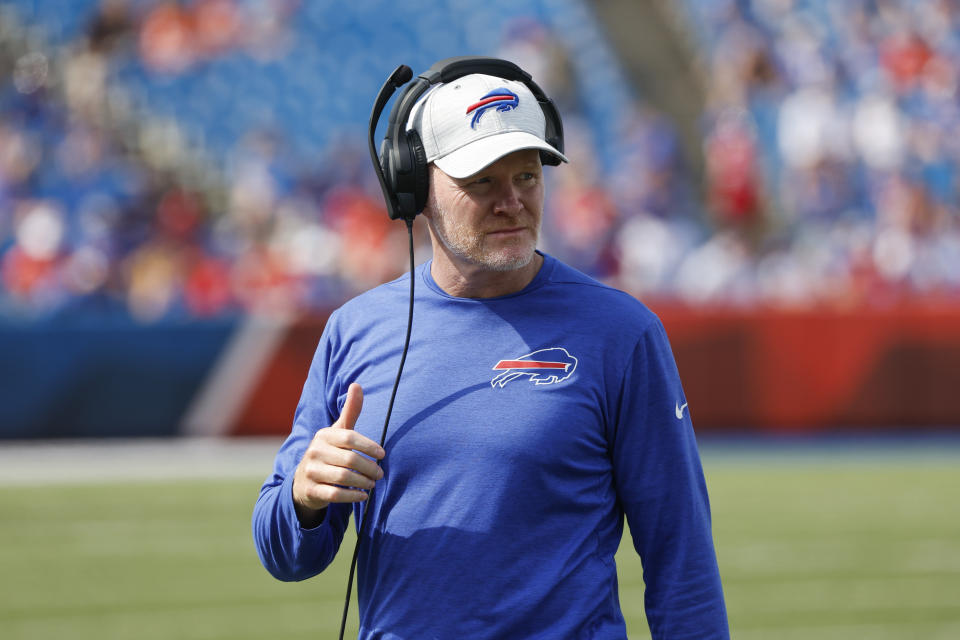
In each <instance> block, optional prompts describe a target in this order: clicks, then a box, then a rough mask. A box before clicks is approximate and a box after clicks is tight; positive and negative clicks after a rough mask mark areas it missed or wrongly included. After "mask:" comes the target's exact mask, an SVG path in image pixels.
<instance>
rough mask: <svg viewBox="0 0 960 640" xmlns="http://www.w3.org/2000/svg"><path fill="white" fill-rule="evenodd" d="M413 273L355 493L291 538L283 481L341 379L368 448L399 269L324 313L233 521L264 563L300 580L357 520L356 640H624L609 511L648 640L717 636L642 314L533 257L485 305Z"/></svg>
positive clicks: (688, 438) (653, 325)
mask: <svg viewBox="0 0 960 640" xmlns="http://www.w3.org/2000/svg"><path fill="white" fill-rule="evenodd" d="M415 277H416V278H417V295H416V306H415V312H414V313H415V316H414V324H413V336H412V340H411V346H410V352H409V354H408V356H407V363H406V366H405V369H404V372H403V378H402V381H401V384H400V390H399V393H398V395H397V400H396V404H395V407H394V411H393V417H392V418H391V424H390V429H389V431H388V435H387V439H386V443H385V446H384V448H385V450H386V452H387V455H386V458H385V459H384V460H383V462H382V465H381V466H382V468H383V470H384V478H383V479H382V480H380V481H379V482H378V483H377V488H376V491H375V492H374V498H373V499H372V500H371V501H370V504H369V505H364V506H362V507H361V506H356V507H354V506H353V505H337V504H334V505H330V506H329V507H328V508H327V509H326V512H325V516H324V520H323V522H322V524H320V525H319V526H318V527H316V528H313V529H303V528H302V527H300V525H299V523H298V521H297V517H296V514H295V511H294V507H293V501H292V482H293V475H294V470H295V469H296V465H297V463H298V462H299V461H300V459H301V457H302V456H303V452H304V451H305V450H306V447H307V445H308V444H309V443H310V441H311V439H312V437H313V435H314V434H315V433H316V431H317V429H320V428H322V427H326V426H329V425H330V424H332V423H333V422H334V421H335V420H336V418H337V416H338V415H339V413H340V409H341V407H342V406H343V403H344V400H345V398H346V392H347V387H348V386H349V384H350V383H352V382H358V383H360V384H361V385H362V386H363V388H364V406H363V411H362V413H361V415H360V418H359V420H358V421H357V425H356V429H357V431H359V432H360V433H362V434H364V435H366V436H367V437H369V438H371V439H373V440H375V441H378V440H379V438H380V432H381V429H382V426H383V419H384V414H385V411H386V404H387V402H388V400H389V394H390V389H391V386H392V383H393V379H394V377H395V375H396V367H397V365H398V363H399V358H400V351H401V348H402V343H403V331H404V328H405V319H406V306H407V293H408V290H409V289H408V288H409V280H407V277H404V278H400V279H398V280H397V281H394V282H391V283H388V284H386V285H383V286H381V287H378V288H376V289H373V290H371V291H369V292H367V293H365V294H363V295H361V296H359V297H357V298H355V299H353V300H352V301H350V302H348V303H347V304H345V305H344V306H343V307H341V308H340V309H338V310H337V311H336V312H334V313H333V314H332V315H331V317H330V319H329V321H328V324H327V327H326V329H325V330H324V333H323V337H322V338H321V340H320V344H319V346H318V348H317V352H316V355H315V357H314V360H313V363H312V365H311V368H310V373H309V375H308V378H307V381H306V384H305V385H304V389H303V395H302V398H301V400H300V404H299V406H298V408H297V411H296V415H295V418H294V425H293V430H292V433H291V434H290V436H289V438H288V439H287V440H286V442H285V443H284V445H283V446H282V448H281V450H280V452H279V453H278V455H277V458H276V463H275V468H274V472H273V474H272V475H271V476H270V477H269V478H268V479H267V481H266V482H265V484H264V485H263V488H262V490H261V493H260V498H259V500H258V501H257V504H256V507H255V510H254V514H253V532H254V539H255V541H256V546H257V551H258V553H259V554H260V558H261V560H262V562H263V564H264V566H265V567H266V568H267V569H268V570H269V571H270V572H271V573H272V574H273V575H274V576H276V577H277V578H279V579H281V580H301V579H304V578H308V577H310V576H312V575H315V574H317V573H319V572H320V571H322V570H323V569H324V568H325V567H326V566H327V565H328V564H329V563H330V561H331V560H332V559H333V557H334V555H335V554H336V553H337V550H338V548H339V545H340V541H341V539H342V536H343V533H344V530H345V529H346V526H347V522H348V520H349V514H350V511H351V510H353V509H357V510H359V509H361V508H369V509H371V512H370V516H369V517H371V518H372V521H371V524H370V525H369V526H368V528H367V531H366V534H365V536H364V539H363V540H361V550H360V556H359V564H358V577H357V580H358V599H359V609H360V637H361V638H364V639H368V638H370V639H372V638H384V639H386V638H391V639H392V638H405V639H406V638H409V639H413V638H416V639H418V640H419V639H423V638H449V637H452V636H459V637H464V638H471V639H476V638H491V639H493V638H545V639H546V638H550V639H555V638H590V639H592V640H595V639H600V638H625V637H626V628H625V624H624V621H623V616H622V614H621V609H620V602H619V597H618V593H617V573H616V566H615V564H614V554H615V553H616V550H617V547H618V545H619V542H620V539H621V536H622V534H623V522H624V517H626V519H627V522H628V523H629V525H630V532H631V534H632V536H633V543H634V547H635V548H636V550H637V552H638V553H639V554H640V557H641V558H642V562H643V567H644V582H645V585H646V597H645V606H646V613H647V618H648V621H649V624H650V629H651V632H652V634H653V637H654V638H655V639H661V638H664V639H665V638H669V639H670V640H677V639H682V638H697V639H698V640H702V639H706V638H727V637H728V635H729V634H728V631H727V619H726V611H725V607H724V601H723V593H722V589H721V584H720V577H719V572H718V569H717V563H716V556H715V553H714V547H713V540H712V535H711V529H710V510H709V503H708V499H707V491H706V487H705V483H704V478H703V472H702V469H701V466H700V460H699V456H698V453H697V448H696V442H695V439H694V434H693V430H692V426H691V422H690V414H689V407H688V406H687V402H686V399H685V398H684V395H683V389H682V387H681V384H680V378H679V375H678V373H677V369H676V365H675V364H674V360H673V355H672V353H671V350H670V346H669V343H668V341H667V337H666V334H665V332H664V330H663V327H662V325H661V324H660V322H659V320H658V319H657V318H656V316H655V315H654V314H653V313H651V312H650V311H649V310H648V309H647V308H646V307H645V306H643V305H642V304H641V303H640V302H638V301H637V300H636V299H634V298H632V297H630V296H628V295H627V294H625V293H623V292H620V291H617V290H615V289H612V288H610V287H607V286H604V285H602V284H600V283H598V282H596V281H594V280H592V279H590V278H588V277H587V276H585V275H583V274H581V273H579V272H577V271H575V270H573V269H571V268H569V267H567V266H566V265H564V264H562V263H560V262H558V261H556V260H555V259H553V258H551V257H550V256H545V262H544V264H543V266H542V268H541V269H540V271H539V273H538V274H537V276H536V277H535V279H534V280H533V282H531V283H530V284H529V285H528V286H527V287H526V288H524V289H523V290H522V291H520V292H517V293H515V294H511V295H507V296H503V297H499V298H485V299H466V298H456V297H452V296H450V295H448V294H446V293H445V292H444V291H443V290H442V289H440V288H439V287H438V286H437V285H436V283H434V282H433V280H432V278H431V276H430V264H429V263H427V264H425V265H422V266H421V267H420V268H418V270H417V272H416V275H415ZM627 606H631V607H637V606H640V603H637V602H631V603H627ZM337 623H338V621H334V620H331V621H330V627H331V628H333V627H335V626H336V624H337Z"/></svg>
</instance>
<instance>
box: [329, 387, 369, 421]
mask: <svg viewBox="0 0 960 640" xmlns="http://www.w3.org/2000/svg"><path fill="white" fill-rule="evenodd" d="M361 409H363V387H361V386H360V385H359V384H357V383H356V382H351V383H350V386H349V387H348V388H347V399H346V401H345V402H344V403H343V411H341V412H340V418H339V419H338V420H337V421H336V422H335V423H334V424H333V426H335V427H338V428H340V429H353V427H354V426H355V425H356V424H357V418H359V417H360V410H361Z"/></svg>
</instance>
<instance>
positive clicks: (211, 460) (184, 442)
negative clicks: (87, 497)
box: [0, 438, 283, 487]
mask: <svg viewBox="0 0 960 640" xmlns="http://www.w3.org/2000/svg"><path fill="white" fill-rule="evenodd" d="M282 442H283V439H282V438H237V439H225V438H176V439H152V438H145V439H138V440H71V441H49V440H48V441H25V440H20V441H14V442H4V443H0V487H2V486H44V485H45V486H50V485H60V484H70V485H75V484H91V483H98V482H111V481H140V480H179V479H194V478H196V479H201V478H210V479H216V478H227V479H229V478H248V479H252V480H259V481H262V480H263V479H264V478H266V477H267V476H268V475H269V474H270V472H271V470H272V469H273V459H274V456H276V454H277V450H278V449H279V448H280V445H281V444H282Z"/></svg>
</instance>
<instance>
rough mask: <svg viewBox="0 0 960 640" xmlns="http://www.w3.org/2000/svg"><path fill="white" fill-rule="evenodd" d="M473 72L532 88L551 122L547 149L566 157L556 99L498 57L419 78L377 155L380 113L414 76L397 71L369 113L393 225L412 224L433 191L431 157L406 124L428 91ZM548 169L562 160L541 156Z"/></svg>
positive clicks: (441, 67)
mask: <svg viewBox="0 0 960 640" xmlns="http://www.w3.org/2000/svg"><path fill="white" fill-rule="evenodd" d="M473 73H483V74H486V75H491V76H496V77H498V78H504V79H506V80H515V81H519V82H522V83H523V84H525V85H526V86H527V88H528V89H530V92H531V93H533V95H534V97H535V98H536V99H537V103H538V104H539V105H540V108H541V109H542V110H543V115H544V118H545V120H546V135H545V136H544V138H545V140H546V142H547V144H549V145H550V146H552V147H553V148H554V149H556V150H557V151H559V152H560V153H563V122H561V120H560V113H559V112H558V111H557V107H556V105H554V103H553V100H551V99H550V98H548V97H547V94H545V93H544V92H543V89H541V88H540V87H539V86H538V85H537V83H536V82H534V81H533V78H532V77H531V76H530V74H529V73H527V72H526V71H524V70H523V69H521V68H520V67H518V66H517V65H516V64H514V63H512V62H510V61H508V60H501V59H499V58H483V57H472V56H461V57H457V58H447V59H445V60H440V61H439V62H437V63H436V64H434V65H433V66H432V67H430V69H428V70H427V71H425V72H424V73H421V74H420V75H419V76H417V78H416V80H414V81H413V82H412V83H411V84H409V85H408V86H407V88H406V89H404V91H403V93H401V94H400V97H399V98H397V100H396V102H395V103H394V105H393V109H392V110H391V111H390V117H389V118H388V119H387V132H386V135H385V136H384V138H383V144H382V145H381V147H380V155H379V157H378V156H377V152H376V147H375V145H374V141H373V137H374V135H376V133H375V130H376V127H377V123H378V122H379V120H380V114H381V113H382V112H383V108H384V107H385V106H386V104H387V100H389V99H390V96H392V95H393V93H394V91H396V90H397V89H398V88H400V86H401V85H404V84H406V83H407V82H409V81H410V79H411V78H412V77H413V72H412V71H411V70H410V67H408V66H406V65H400V66H399V67H397V68H396V69H395V70H394V72H393V73H392V74H390V77H389V78H387V81H386V82H385V83H384V85H383V87H382V88H381V89H380V93H379V94H377V100H376V102H375V103H374V105H373V112H372V113H371V114H370V137H369V146H370V159H371V160H372V161H373V166H374V170H375V171H376V173H377V178H378V179H379V180H380V188H381V189H382V190H383V197H384V200H386V203H387V213H388V214H390V219H391V220H397V219H400V218H402V219H403V220H405V221H407V223H408V224H410V223H412V222H413V219H414V218H415V217H416V216H417V214H418V213H420V212H421V211H423V208H424V207H425V206H426V204H427V191H428V188H429V186H430V174H429V169H428V167H427V154H426V151H424V148H423V142H422V141H421V140H420V134H419V133H418V132H417V131H414V130H410V131H407V121H408V120H409V118H410V112H411V111H412V110H413V107H414V105H415V104H416V103H417V101H418V100H419V99H420V97H421V96H423V95H424V94H425V93H426V92H427V90H428V89H429V88H430V87H431V86H433V85H435V84H440V83H446V82H451V81H453V80H456V79H457V78H461V77H463V76H466V75H470V74H473ZM540 160H541V162H542V163H543V164H547V165H558V164H560V160H559V159H558V158H557V157H556V156H554V155H552V154H549V153H546V152H543V151H541V152H540Z"/></svg>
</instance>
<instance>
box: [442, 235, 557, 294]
mask: <svg viewBox="0 0 960 640" xmlns="http://www.w3.org/2000/svg"><path fill="white" fill-rule="evenodd" d="M542 266H543V256H542V255H540V254H539V253H534V254H533V259H532V260H530V262H529V263H528V264H527V265H526V266H524V267H520V268H519V269H511V270H509V271H493V270H490V269H486V268H484V267H480V266H476V265H466V264H462V263H460V262H454V261H452V260H450V259H449V257H447V255H446V254H445V253H444V252H443V251H438V250H437V247H434V252H433V263H432V264H431V267H430V275H431V276H433V280H434V282H436V283H437V286H438V287H440V288H441V289H443V290H444V291H445V292H446V293H448V294H450V295H451V296H454V297H456V298H496V297H499V296H506V295H510V294H511V293H516V292H517V291H520V290H521V289H523V288H524V287H526V286H527V285H528V284H530V283H531V282H533V279H534V278H535V277H536V276H537V273H538V272H539V271H540V267H542Z"/></svg>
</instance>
